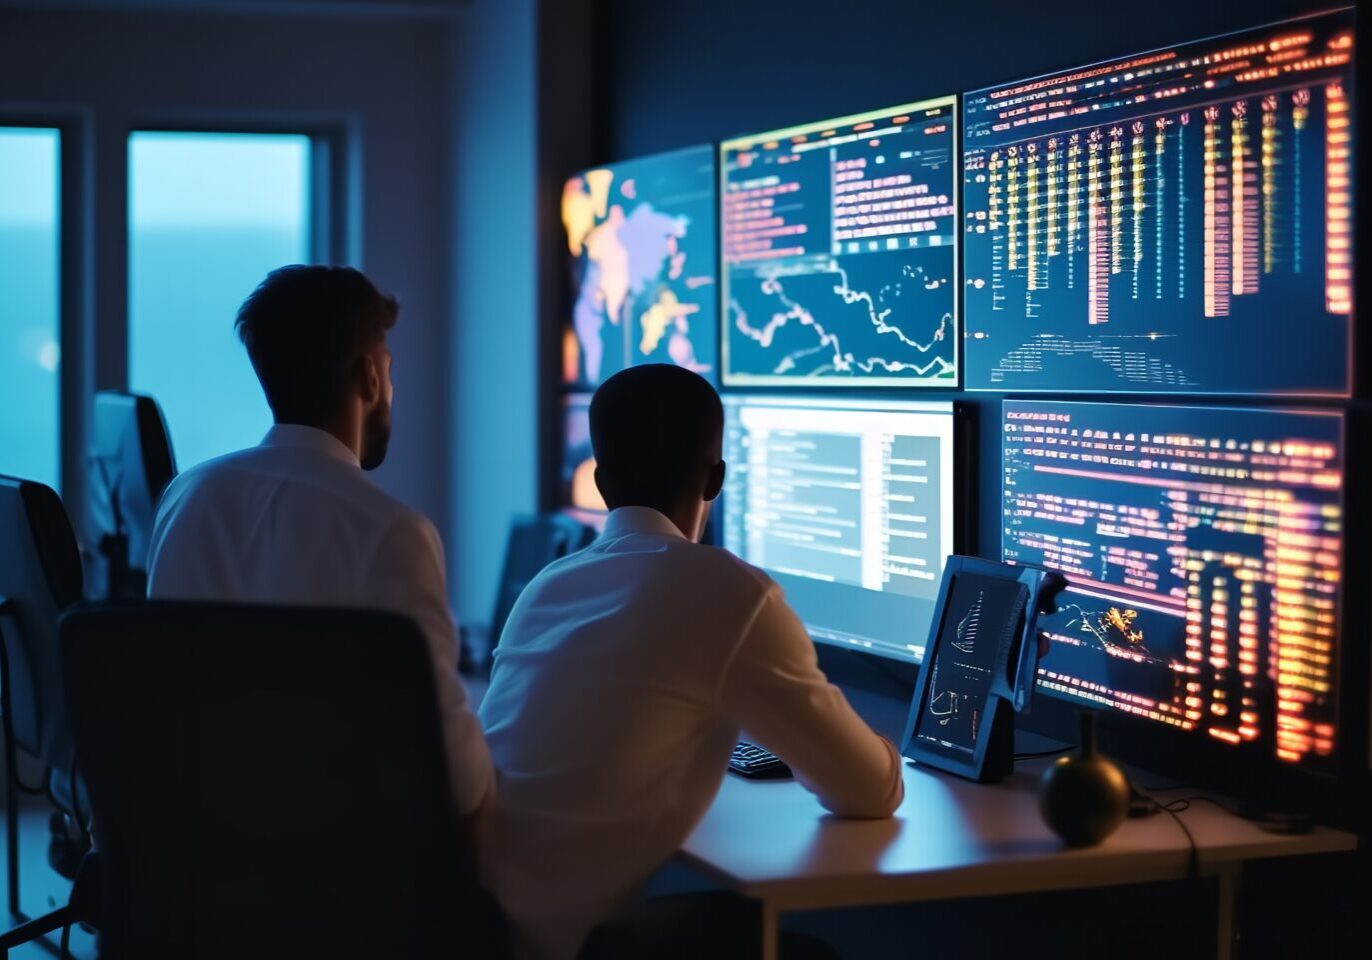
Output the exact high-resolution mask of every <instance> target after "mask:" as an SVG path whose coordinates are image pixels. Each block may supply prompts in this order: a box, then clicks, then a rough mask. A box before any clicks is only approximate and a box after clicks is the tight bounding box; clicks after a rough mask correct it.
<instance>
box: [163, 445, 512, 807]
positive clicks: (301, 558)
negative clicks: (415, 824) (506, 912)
mask: <svg viewBox="0 0 1372 960" xmlns="http://www.w3.org/2000/svg"><path fill="white" fill-rule="evenodd" d="M148 595H149V596H150V597H153V598H154V599H167V600H215V601H228V602H241V603H280V604H296V605H303V606H326V607H361V608H374V609H382V610H394V611H396V612H398V613H403V614H405V615H407V616H409V617H411V618H412V619H413V620H414V621H415V622H416V623H417V624H418V625H419V627H420V629H421V630H422V631H423V632H424V635H425V638H426V639H427V640H428V643H429V648H430V653H431V656H432V657H433V661H434V669H435V679H436V681H437V685H438V691H439V708H440V711H441V713H442V716H443V720H444V728H445V729H444V734H445V738H446V742H447V744H448V749H449V756H450V763H451V766H452V769H453V786H454V793H455V800H456V801H457V803H458V806H459V808H460V809H461V810H463V811H464V812H465V811H469V810H472V809H474V808H475V807H476V805H477V804H478V803H479V802H480V801H481V799H482V798H483V797H484V796H485V794H486V793H487V792H488V791H489V790H490V787H491V783H492V773H491V767H490V758H489V754H488V753H487V751H486V749H485V745H484V742H483V741H482V738H481V736H480V730H479V728H477V726H476V724H475V718H474V717H473V716H472V714H471V712H470V711H469V710H468V708H467V706H466V694H465V692H464V691H463V689H462V687H461V685H460V684H459V683H458V681H457V675H456V657H457V652H456V638H455V631H454V628H453V621H452V614H451V612H450V610H449V607H448V599H447V591H446V586H445V575H444V570H443V548H442V544H441V542H440V540H439V538H438V534H437V532H436V531H435V530H434V528H433V525H432V524H431V523H430V522H429V521H428V520H427V519H425V518H424V517H423V516H422V515H420V514H419V513H417V512H415V511H414V510H411V509H410V508H408V507H406V506H405V505H403V504H401V503H400V502H399V501H397V500H395V499H393V498H392V497H390V496H389V495H387V494H386V493H385V492H384V491H382V490H381V489H380V488H379V487H377V486H376V485H375V484H373V483H372V482H371V481H370V480H369V479H368V478H367V477H366V475H365V474H364V473H363V471H362V469H361V467H360V466H359V464H358V460H357V457H356V456H355V455H354V454H353V453H352V451H350V450H349V449H348V448H347V447H345V446H344V445H343V444H342V443H341V442H339V441H338V440H337V439H335V438H334V437H332V436H331V435H329V434H328V433H326V432H324V431H322V430H317V429H314V428H312V427H302V426H277V427H274V428H273V429H272V430H271V432H270V433H269V434H268V435H267V437H266V439H265V440H264V441H263V442H262V444H261V445H260V446H257V447H254V448H251V449H248V450H242V451H239V452H238V453H233V454H230V455H228V456H226V457H220V458H219V459H216V460H212V461H209V462H208V463H205V464H201V465H200V466H198V467H195V468H193V469H191V470H188V471H187V472H185V473H183V474H182V475H181V476H179V477H177V478H176V480H175V481H173V482H172V484H171V486H169V487H168V488H167V492H166V493H165V494H164V496H163V499H162V503H161V505H160V506H159V508H158V514H157V521H156V523H155V524H154V527H153V536H152V545H151V550H150V557H149V564H148Z"/></svg>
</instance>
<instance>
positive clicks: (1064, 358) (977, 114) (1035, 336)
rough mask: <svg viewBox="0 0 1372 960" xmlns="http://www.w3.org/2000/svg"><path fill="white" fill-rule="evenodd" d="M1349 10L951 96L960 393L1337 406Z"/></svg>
mask: <svg viewBox="0 0 1372 960" xmlns="http://www.w3.org/2000/svg"><path fill="white" fill-rule="evenodd" d="M1353 19H1354V18H1353V10H1352V9H1346V10H1340V11H1337V12H1334V13H1329V14H1324V15H1320V16H1315V17H1310V18H1306V19H1301V20H1292V21H1289V22H1286V23H1280V24H1276V25H1273V26H1267V27H1262V28H1259V29H1255V30H1248V31H1244V32H1242V33H1235V34H1230V35H1228V36H1223V37H1218V38H1214V39H1211V40H1204V41H1200V42H1197V43H1187V44H1180V45H1178V46H1175V47H1169V48H1166V49H1162V50H1154V51H1152V52H1150V53H1145V54H1139V55H1136V56H1129V57H1121V58H1118V59H1115V60H1109V61H1106V62H1104V63H1100V64H1097V65H1095V66H1092V67H1084V68H1081V69H1076V70H1065V71H1062V72H1060V73H1055V74H1050V75H1047V76H1044V77H1039V78H1036V79H1033V80H1026V81H1023V82H1017V83H1010V84H1003V85H1000V86H997V87H990V88H987V89H984V90H977V91H974V92H972V93H968V94H966V95H965V96H964V97H963V114H964V128H963V148H964V149H963V237H964V239H963V251H962V253H963V262H964V269H965V282H964V289H965V296H964V326H965V330H966V339H965V341H964V343H965V351H966V369H965V376H966V385H967V387H968V388H969V389H974V390H978V389H984V390H1003V391H1008V392H1018V391H1024V392H1031V391H1044V392H1050V393H1062V392H1066V391H1081V392H1093V393H1108V392H1120V391H1133V392H1146V393H1204V394H1254V395H1259V394H1300V395H1307V396H1309V395H1332V396H1346V395H1347V394H1348V392H1349V387H1350V380H1351V376H1350V357H1351V353H1350V350H1349V335H1350V331H1351V327H1352V314H1353V293H1352V289H1353V274H1354V270H1355V266H1354V259H1353V242H1354V241H1353V234H1352V214H1353V192H1354V184H1353V157H1352V147H1353V110H1352V97H1353V86H1354V74H1353V46H1354V28H1353ZM1293 337H1299V339H1300V343H1301V349H1299V350H1290V349H1286V346H1287V344H1289V343H1290V342H1291V339H1292V338H1293Z"/></svg>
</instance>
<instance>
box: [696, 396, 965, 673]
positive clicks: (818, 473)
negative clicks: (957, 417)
mask: <svg viewBox="0 0 1372 960" xmlns="http://www.w3.org/2000/svg"><path fill="white" fill-rule="evenodd" d="M724 413H725V427H724V433H725V439H724V458H725V461H726V462H727V464H728V469H727V473H726V479H725V486H724V503H723V515H724V516H723V524H722V526H723V543H724V546H725V548H727V549H728V550H729V551H731V552H732V553H734V554H736V555H737V556H739V557H742V558H743V559H744V560H747V561H748V562H749V563H752V564H754V565H755V566H758V567H761V568H762V569H764V570H766V571H767V572H768V573H769V574H770V575H771V576H772V577H773V578H774V579H775V580H776V581H777V582H778V583H779V584H781V586H782V588H783V589H784V590H785V591H786V599H787V601H788V602H789V603H790V604H791V606H792V608H794V609H795V611H796V613H797V614H798V615H799V616H800V618H801V619H802V620H803V621H804V622H805V625H806V627H807V629H808V630H809V632H810V635H811V636H812V637H813V638H814V639H815V640H816V641H818V642H821V643H827V644H834V645H837V646H842V647H845V648H848V649H851V650H859V651H864V652H869V653H873V654H880V655H882V656H885V657H890V658H894V659H899V660H905V661H910V662H916V661H918V660H919V658H920V657H921V656H922V653H923V649H924V643H925V640H926V639H927V637H928V635H929V624H930V621H931V619H932V617H933V613H934V605H935V601H936V600H937V598H938V591H939V583H940V578H941V577H942V574H943V565H944V561H945V560H946V559H947V557H948V555H949V554H951V553H952V552H953V547H954V514H953V504H954V495H953V494H954V487H953V482H954V478H953V459H954V454H953V449H954V407H953V405H952V404H951V403H921V402H917V401H900V400H856V399H851V400H850V399H841V400H840V399H832V400H830V399H823V400H816V399H801V398H792V397H771V396H739V395H726V396H725V397H724Z"/></svg>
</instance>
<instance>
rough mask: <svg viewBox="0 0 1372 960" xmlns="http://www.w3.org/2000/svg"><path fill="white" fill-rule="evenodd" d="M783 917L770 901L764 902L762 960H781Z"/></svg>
mask: <svg viewBox="0 0 1372 960" xmlns="http://www.w3.org/2000/svg"><path fill="white" fill-rule="evenodd" d="M780 957H781V917H780V913H779V911H778V910H777V908H776V907H775V906H774V905H773V904H772V901H770V900H763V901H762V960H780Z"/></svg>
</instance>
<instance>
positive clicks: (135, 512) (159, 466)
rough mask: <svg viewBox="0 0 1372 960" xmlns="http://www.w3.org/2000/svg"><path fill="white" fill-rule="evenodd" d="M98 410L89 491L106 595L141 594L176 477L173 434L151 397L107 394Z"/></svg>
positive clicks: (97, 400) (99, 397)
mask: <svg viewBox="0 0 1372 960" xmlns="http://www.w3.org/2000/svg"><path fill="white" fill-rule="evenodd" d="M94 412H95V415H94V418H93V420H92V427H91V450H90V458H89V465H90V474H91V476H90V482H89V483H88V484H87V489H88V490H89V491H90V496H89V498H88V499H89V504H88V506H89V514H90V518H91V524H92V527H93V529H94V531H95V532H96V534H97V536H98V537H99V540H100V544H99V545H100V547H101V551H100V552H101V554H102V555H103V556H104V558H105V566H106V576H105V581H106V583H105V590H104V595H105V596H110V597H116V596H128V597H136V596H141V595H142V592H143V589H144V587H145V586H146V583H147V573H146V570H147V561H148V547H149V543H150V540H151V538H152V524H153V519H154V517H155V516H156V513H157V502H158V500H159V499H160V498H161V496H162V491H163V490H165V489H166V487H167V484H168V483H170V482H171V480H172V478H173V477H174V476H176V461H175V459H174V458H173V456H172V448H171V436H170V434H169V433H168V431H167V422H166V420H165V419H164V418H163V416H162V408H161V407H159V406H158V405H157V401H156V400H154V399H153V398H152V397H149V396H144V395H141V394H135V393H125V392H123V391H120V390H102V391H100V392H99V393H97V394H96V395H95V411H94Z"/></svg>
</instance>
